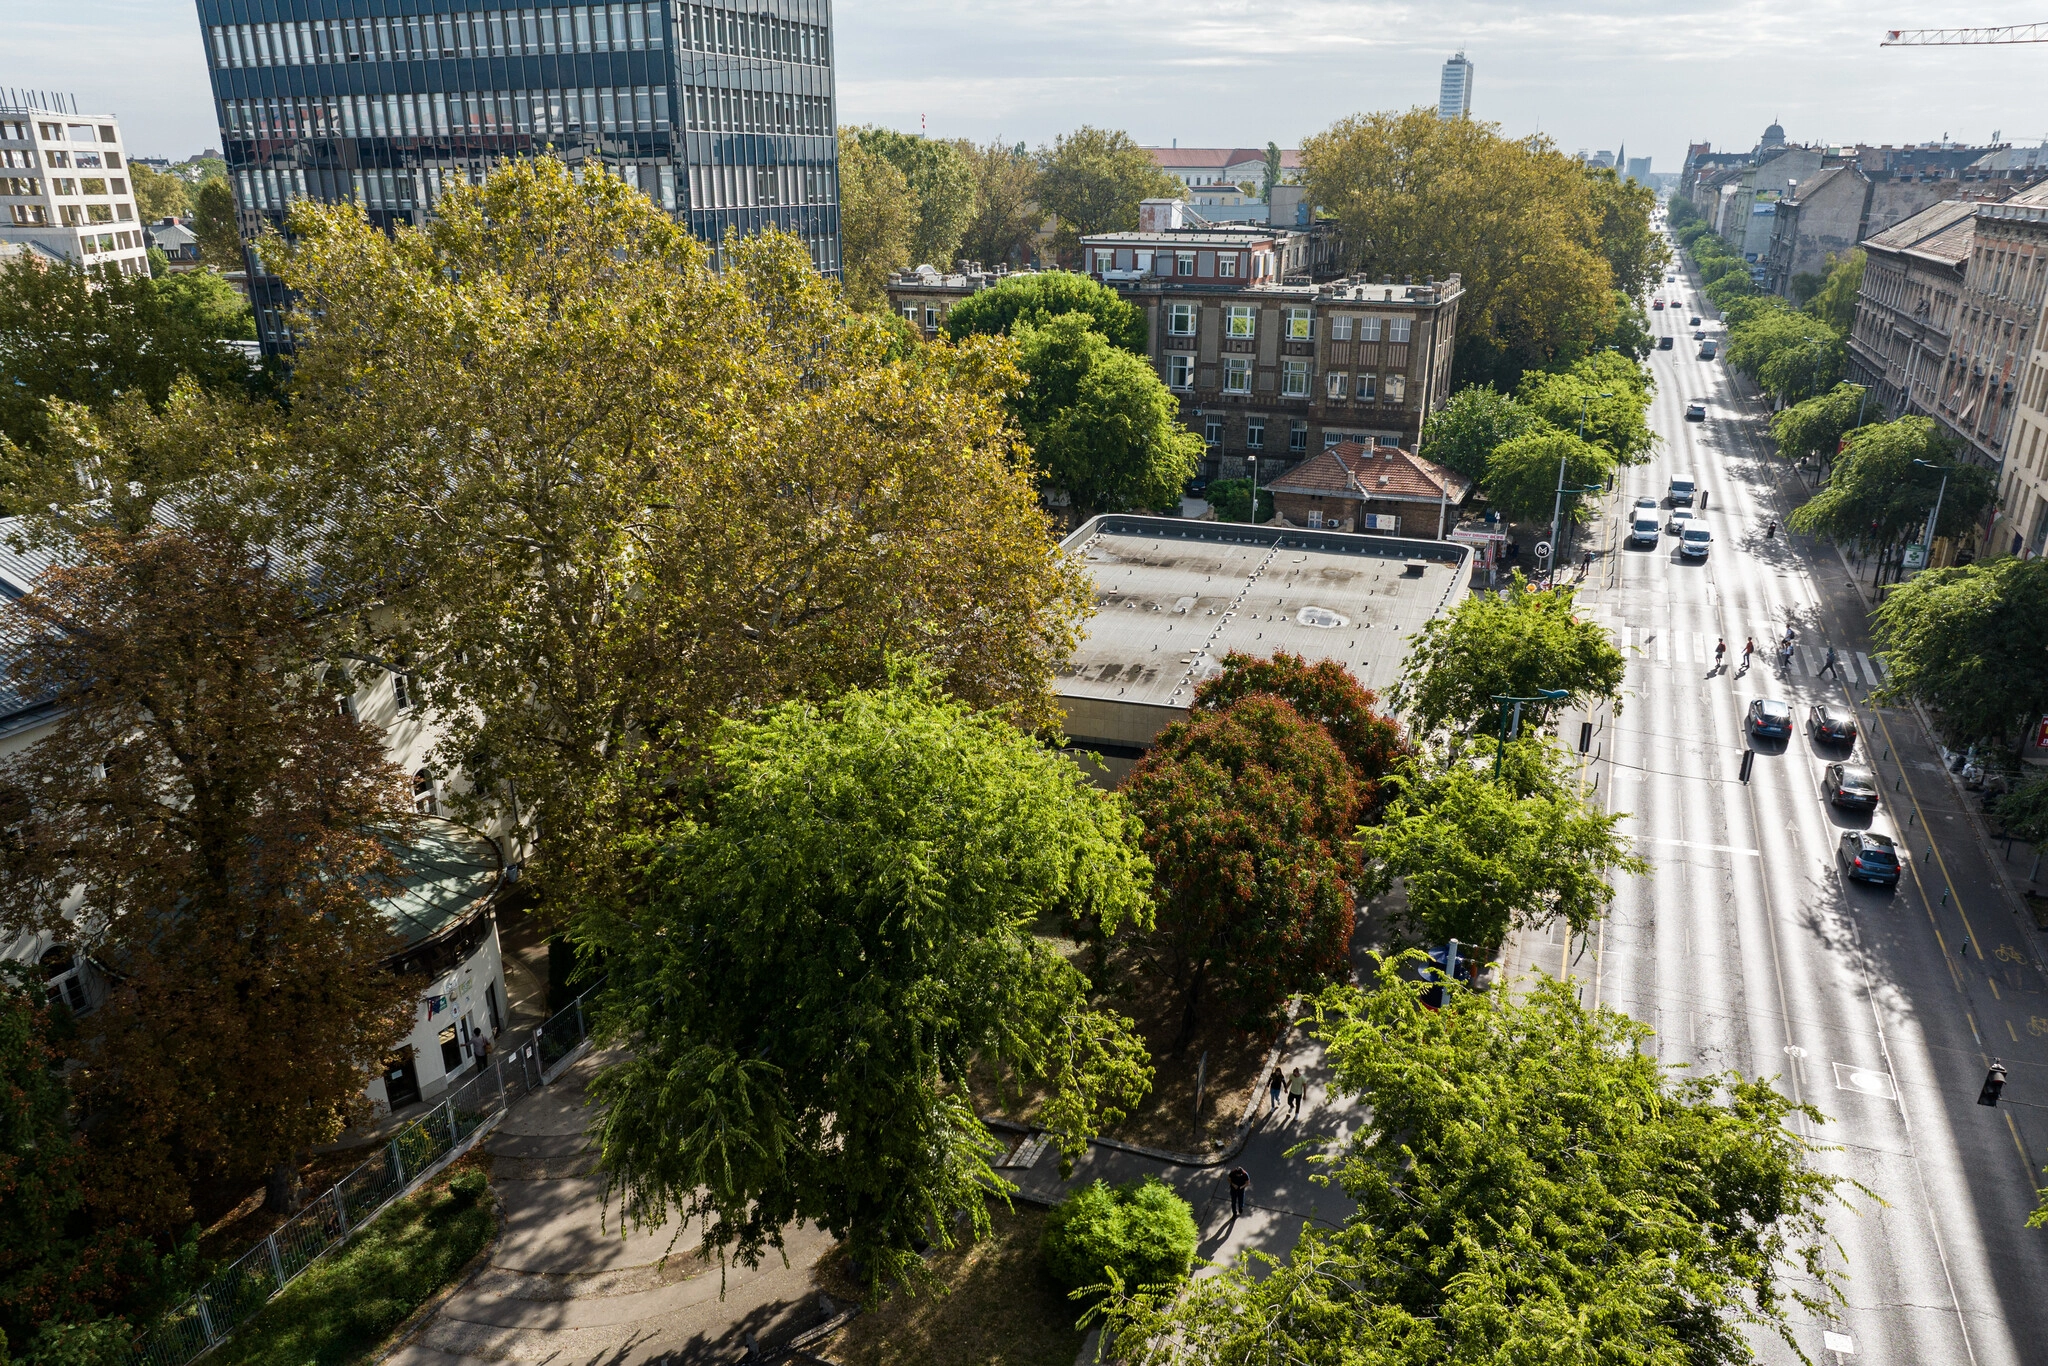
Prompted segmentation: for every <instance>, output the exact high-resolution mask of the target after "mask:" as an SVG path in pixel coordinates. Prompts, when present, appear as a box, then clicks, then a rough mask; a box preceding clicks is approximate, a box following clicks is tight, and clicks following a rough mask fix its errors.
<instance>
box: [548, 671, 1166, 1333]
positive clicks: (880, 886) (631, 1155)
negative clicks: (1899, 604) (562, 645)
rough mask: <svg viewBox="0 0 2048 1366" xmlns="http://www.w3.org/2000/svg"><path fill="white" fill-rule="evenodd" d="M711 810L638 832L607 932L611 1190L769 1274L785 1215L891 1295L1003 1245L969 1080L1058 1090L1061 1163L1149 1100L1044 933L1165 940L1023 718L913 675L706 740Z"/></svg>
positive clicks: (1084, 805) (1106, 837) (1131, 862)
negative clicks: (990, 1207)
mask: <svg viewBox="0 0 2048 1366" xmlns="http://www.w3.org/2000/svg"><path fill="white" fill-rule="evenodd" d="M711 759H712V763H713V768H714V771H715V774H716V779H715V784H714V787H713V789H712V790H711V791H710V792H709V793H708V794H707V795H706V797H705V798H704V800H703V802H702V804H701V810H700V812H699V814H697V815H695V816H693V817H687V818H681V819H678V820H677V821H676V822H675V823H674V824H672V825H671V826H669V827H668V828H666V829H652V830H649V831H647V832H645V833H644V834H635V835H630V836H628V837H627V840H628V844H629V846H630V847H629V850H628V852H629V854H630V856H631V858H632V860H633V862H634V863H635V865H636V866H637V867H638V868H639V870H640V872H639V875H638V886H637V887H636V888H635V891H634V895H633V897H632V899H631V900H632V905H631V909H630V910H629V911H627V912H626V913H623V914H619V915H617V916H615V917H610V916H608V917H605V918H604V919H602V920H599V921H592V922H590V923H589V924H588V925H587V927H586V930H585V938H586V942H588V943H590V944H591V945H592V946H593V947H598V948H601V949H602V950H603V951H605V952H606V953H607V954H608V955H609V961H610V963H611V964H612V967H611V976H610V982H609V988H608V990H607V992H606V995H605V998H604V999H605V1002H606V1004H605V1006H604V1007H603V1016H602V1018H603V1021H604V1023H603V1029H604V1031H605V1033H606V1034H607V1035H608V1036H609V1037H613V1038H618V1039H622V1040H623V1039H630V1040H631V1041H632V1045H633V1046H632V1049H631V1051H630V1052H629V1053H628V1054H626V1055H624V1056H623V1057H622V1058H621V1060H620V1061H618V1062H615V1063H613V1064H611V1065H609V1066H608V1067H607V1068H606V1069H605V1070H604V1071H603V1072H602V1073H601V1074H600V1075H599V1077H598V1078H597V1079H596V1080H595V1081H594V1082H593V1084H592V1087H591V1090H592V1094H593V1095H594V1096H595V1097H597V1098H598V1099H599V1100H600V1101H601V1103H602V1104H603V1105H604V1107H605V1108H604V1119H603V1121H602V1124H601V1128H600V1153H601V1158H602V1167H603V1170H604V1172H605V1175H606V1178H607V1189H608V1199H609V1200H612V1201H616V1202H617V1204H618V1206H619V1208H620V1211H621V1213H622V1215H623V1216H624V1217H625V1218H626V1219H628V1220H631V1221H634V1222H635V1223H638V1224H641V1225H645V1226H658V1225H660V1224H661V1223H663V1222H664V1221H665V1220H666V1219H667V1218H668V1217H669V1215H670V1212H671V1211H672V1210H673V1211H676V1212H678V1213H680V1214H681V1215H683V1216H685V1217H693V1218H696V1217H700V1218H703V1219H704V1220H705V1221H706V1227H705V1241H706V1243H707V1244H708V1245H709V1246H710V1247H712V1248H715V1249H717V1250H718V1251H719V1253H720V1255H721V1256H722V1257H723V1256H725V1255H728V1254H730V1255H732V1256H735V1257H737V1258H738V1259H739V1260H741V1261H742V1262H744V1263H747V1264H749V1265H751V1264H754V1263H755V1262H757V1261H758V1260H759V1258H760V1257H761V1256H762V1255H763V1254H764V1252H766V1251H767V1250H768V1249H770V1248H777V1247H779V1246H780V1244H781V1237H782V1234H781V1230H782V1229H783V1227H784V1226H785V1225H786V1224H788V1223H789V1222H790V1221H792V1220H794V1219H807V1220H811V1221H814V1222H816V1223H818V1224H819V1225H820V1226H822V1227H824V1228H826V1229H828V1230H829V1231H831V1232H832V1233H834V1234H836V1235H838V1236H839V1237H841V1238H843V1239H845V1240H846V1242H847V1244H848V1246H849V1248H850V1250H851V1252H852V1254H853V1256H854V1258H855V1259H856V1262H855V1264H856V1265H857V1266H859V1267H860V1268H861V1272H862V1274H863V1275H864V1276H865V1277H866V1278H867V1282H868V1288H869V1290H870V1292H871V1293H873V1292H876V1291H878V1290H879V1289H880V1288H881V1287H883V1286H885V1285H889V1284H891V1283H896V1282H916V1281H918V1280H919V1279H920V1278H921V1277H923V1276H925V1275H926V1274H927V1273H925V1272H924V1270H923V1264H922V1262H921V1261H920V1259H919V1257H918V1253H917V1249H918V1247H919V1246H920V1245H921V1244H922V1242H923V1240H924V1239H925V1238H927V1237H935V1238H936V1239H938V1241H939V1242H940V1244H941V1245H942V1246H950V1245H951V1243H952V1239H953V1236H954V1235H953V1230H954V1227H955V1224H954V1219H955V1217H956V1216H957V1215H960V1214H962V1213H965V1214H968V1215H969V1216H970V1217H971V1219H972V1221H973V1226H974V1229H975V1232H976V1234H977V1236H978V1235H979V1234H981V1233H985V1232H986V1231H987V1229H988V1227H989V1223H988V1214H987V1210H986V1204H985V1197H986V1196H987V1194H988V1193H989V1192H990V1191H991V1190H996V1191H1000V1190H1002V1189H1005V1186H1004V1183H1003V1181H1002V1179H1001V1177H1000V1176H999V1175H998V1174H997V1173H996V1172H995V1171H994V1170H993V1169H992V1168H991V1167H990V1165H989V1162H990V1159H991V1158H992V1157H993V1156H995V1155H996V1154H998V1153H1000V1152H1001V1145H1000V1144H998V1143H996V1142H995V1141H994V1140H993V1139H991V1138H990V1136H989V1133H988V1130H987V1129H986V1128H985V1127H984V1126H983V1125H982V1123H981V1121H980V1120H979V1119H978V1118H977V1117H976V1116H975V1112H974V1108H973V1104H972V1098H971V1096H970V1095H969V1094H968V1092H967V1085H968V1081H969V1074H970V1071H971V1070H972V1069H974V1068H976V1067H977V1066H979V1067H983V1068H988V1069H993V1070H995V1071H996V1072H997V1073H999V1074H1000V1075H1003V1076H1006V1077H1007V1078H1009V1079H1010V1081H1012V1082H1015V1083H1021V1082H1027V1081H1042V1082H1043V1083H1044V1084H1045V1086H1046V1088H1047V1090H1048V1091H1049V1093H1050V1095H1049V1099H1047V1100H1046V1102H1045V1103H1044V1104H1043V1105H1042V1106H1041V1107H1040V1108H1039V1110H1038V1112H1037V1114H1036V1116H1035V1122H1036V1123H1037V1125H1038V1126H1039V1127H1040V1128H1041V1129H1043V1130H1044V1131H1045V1132H1046V1133H1048V1134H1049V1135H1050V1136H1051V1137H1052V1138H1053V1139H1054V1140H1055V1141H1056V1142H1057V1143H1058V1144H1059V1145H1060V1148H1061V1150H1062V1151H1063V1152H1064V1153H1067V1154H1068V1155H1070V1156H1071V1155H1073V1154H1075V1153H1078V1152H1079V1151H1080V1149H1081V1147H1082V1145H1083V1142H1084V1139H1085V1137H1086V1136H1087V1135H1088V1134H1090V1133H1092V1132H1094V1131H1095V1129H1096V1128H1097V1126H1099V1125H1102V1124H1108V1123H1113V1122H1115V1120H1116V1119H1117V1118H1119V1117H1120V1112H1121V1111H1123V1110H1124V1109H1126V1108H1128V1107H1129V1106H1130V1105H1131V1104H1133V1103H1134V1102H1135V1101H1136V1100H1137V1099H1138V1098H1139V1097H1141V1096H1142V1095H1143V1093H1144V1091H1145V1089H1146V1087H1147V1086H1148V1085H1149V1081H1150V1067H1149V1064H1148V1063H1147V1062H1146V1059H1145V1054H1144V1049H1143V1045H1142V1043H1141V1041H1139V1040H1138V1039H1137V1038H1136V1036H1135V1035H1134V1033H1133V1032H1132V1029H1131V1026H1130V1024H1129V1022H1128V1021H1126V1020H1123V1019H1121V1018H1120V1017H1117V1016H1114V1015H1108V1014H1103V1013H1100V1012H1097V1011H1093V1010H1091V1009H1089V1008H1088V1006H1087V1005H1086V1001H1085V997H1086V993H1087V991H1088V987H1089V984H1088V982H1087V980H1086V979H1085V978H1083V977H1082V976H1081V974H1080V973H1079V972H1078V971H1076V969H1075V968H1074V967H1073V966H1072V965H1071V964H1070V963H1069V962H1068V961H1067V960H1066V959H1065V958H1063V957H1062V956H1061V955H1060V954H1059V953H1058V952H1056V951H1055V950H1054V949H1053V948H1052V946H1051V944H1050V943H1049V942H1048V941H1047V940H1045V939H1043V938H1040V937H1038V936H1036V935H1034V934H1033V933H1032V927H1033V925H1034V924H1035V923H1038V922H1040V921H1045V922H1047V923H1052V922H1054V921H1056V920H1057V919H1058V918H1060V917H1062V916H1083V917H1086V918H1087V919H1089V920H1091V921H1092V922H1093V923H1095V924H1097V925H1098V926H1100V927H1101V928H1102V929H1103V930H1104V931H1106V932H1109V933H1115V932H1117V931H1118V930H1120V929H1121V928H1123V927H1124V926H1126V925H1128V926H1130V927H1132V928H1143V927H1145V926H1146V925H1148V924H1149V922H1150V918H1151V917H1150V911H1149V909H1148V907H1147V904H1146V897H1145V882H1146V873H1147V868H1146V863H1145V859H1144V857H1143V856H1142V855H1141V854H1139V853H1138V852H1137V850H1136V848H1135V840H1134V836H1135V833H1136V832H1135V829H1134V825H1133V822H1132V820H1131V817H1130V815H1129V813H1128V811H1127V809H1126V807H1125V805H1124V801H1123V799H1122V798H1121V797H1119V796H1117V795H1115V794H1113V793H1105V792H1101V791H1098V790H1097V789H1095V788H1093V787H1092V786H1091V785H1090V784H1089V782H1088V780H1087V779H1086V777H1085V776H1084V775H1083V774H1082V772H1081V770H1080V768H1079V766H1078V765H1076V764H1075V763H1074V762H1073V761H1072V760H1071V759H1068V758H1067V757H1065V756H1063V755H1061V754H1058V753H1056V752H1054V751H1051V750H1048V749H1045V748H1043V747H1042V746H1040V745H1039V744H1038V743H1037V742H1035V741H1033V740H1031V739H1029V738H1028V737H1026V736H1024V735H1022V734H1020V733H1018V732H1017V731H1016V730H1015V729H1014V728H1013V727H1011V726H1009V725H1008V724H1006V723H1005V722H1003V721H1001V720H999V719H997V718H995V717H992V716H989V715H987V714H985V713H976V712H973V711H970V710H969V709H968V708H966V707H964V706H961V705H959V704H957V703H950V702H946V701H943V700H941V699H939V698H937V697H935V696H934V695H932V694H931V693H930V692H929V691H928V690H927V689H926V688H924V687H923V686H921V685H918V684H915V683H911V684H903V685H897V686H892V687H885V688H882V689H877V690H873V691H863V690H859V689H855V690H851V691H848V692H846V693H844V694H842V695H840V696H839V697H837V698H835V699H834V700H833V701H831V702H830V703H827V704H825V705H823V706H820V707H813V706H809V705H803V704H797V703H787V704H784V705H783V706H781V707H778V708H775V709H774V710H771V711H770V712H768V713H767V714H766V715H764V716H763V717H762V718H761V719H760V720H758V721H755V722H751V723H740V722H732V723H729V724H728V725H727V726H726V727H725V729H724V730H723V731H722V733H721V735H720V736H719V738H718V740H717V742H716V743H715V745H714V746H713V747H712V750H711Z"/></svg>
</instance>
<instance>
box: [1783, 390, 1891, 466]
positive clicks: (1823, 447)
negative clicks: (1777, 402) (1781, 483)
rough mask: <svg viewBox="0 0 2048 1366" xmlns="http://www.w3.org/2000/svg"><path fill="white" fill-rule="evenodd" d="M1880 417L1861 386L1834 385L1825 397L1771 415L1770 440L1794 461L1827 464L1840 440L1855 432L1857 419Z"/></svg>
mask: <svg viewBox="0 0 2048 1366" xmlns="http://www.w3.org/2000/svg"><path fill="white" fill-rule="evenodd" d="M1883 415H1884V414H1883V410H1882V409H1881V408H1878V407H1875V406H1873V405H1872V404H1871V403H1870V402H1869V395H1868V393H1867V391H1866V390H1865V389H1864V387H1863V386H1862V385H1860V384H1837V385H1836V386H1835V387H1834V388H1833V389H1831V390H1829V391H1828V392H1827V393H1825V394H1821V395H1818V396H1817V397H1814V398H1810V399H1807V400H1806V401H1805V402H1803V403H1795V404H1793V405H1792V406H1791V407H1789V408H1783V409H1780V410H1779V411H1778V412H1777V413H1775V414H1773V415H1772V417H1771V437H1772V439H1774V440H1775V441H1776V442H1777V443H1778V449H1779V451H1780V452H1782V453H1783V454H1785V455H1787V456H1789V457H1791V458H1793V459H1795V460H1799V459H1804V458H1805V457H1807V456H1809V455H1818V456H1819V457H1821V459H1822V461H1823V462H1831V461H1833V460H1834V458H1835V454H1836V449H1837V448H1838V447H1839V446H1840V445H1841V443H1842V438H1843V437H1845V436H1847V435H1848V434H1849V433H1850V432H1852V431H1855V430H1856V425H1857V422H1858V421H1859V420H1860V419H1861V418H1863V417H1865V416H1869V417H1882V416H1883Z"/></svg>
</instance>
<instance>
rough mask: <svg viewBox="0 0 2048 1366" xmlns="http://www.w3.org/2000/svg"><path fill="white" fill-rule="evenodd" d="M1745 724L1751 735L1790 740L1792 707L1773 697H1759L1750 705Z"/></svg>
mask: <svg viewBox="0 0 2048 1366" xmlns="http://www.w3.org/2000/svg"><path fill="white" fill-rule="evenodd" d="M1745 723H1746V724H1747V725H1748V726H1749V733H1750V734H1751V735H1768V736H1770V737H1771V738H1772V739H1785V740H1789V739H1791V738H1792V705H1791V704H1790V703H1789V702H1780V701H1778V700H1777V699H1776V698H1773V697H1759V698H1758V699H1757V700H1756V701H1754V702H1752V703H1750V704H1749V715H1748V716H1747V717H1746V718H1745Z"/></svg>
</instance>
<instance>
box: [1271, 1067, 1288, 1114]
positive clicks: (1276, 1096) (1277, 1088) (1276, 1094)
mask: <svg viewBox="0 0 2048 1366" xmlns="http://www.w3.org/2000/svg"><path fill="white" fill-rule="evenodd" d="M1286 1088H1287V1074H1286V1073H1285V1072H1282V1071H1281V1070H1280V1069H1279V1068H1278V1067H1275V1068H1274V1069H1273V1075H1272V1076H1270V1077H1267V1078H1266V1092H1267V1094H1268V1095H1270V1096H1271V1097H1272V1098H1273V1103H1272V1104H1271V1105H1269V1106H1268V1107H1267V1112H1268V1113H1271V1112H1272V1111H1274V1110H1278V1109H1279V1108H1280V1093H1281V1092H1282V1091H1283V1090H1285V1089H1286Z"/></svg>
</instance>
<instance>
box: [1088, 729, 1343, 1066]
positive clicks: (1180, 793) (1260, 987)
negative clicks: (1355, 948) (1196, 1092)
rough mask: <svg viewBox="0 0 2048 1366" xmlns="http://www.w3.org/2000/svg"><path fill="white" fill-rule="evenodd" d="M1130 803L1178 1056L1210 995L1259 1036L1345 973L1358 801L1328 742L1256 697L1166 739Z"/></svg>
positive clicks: (1139, 774) (1143, 763)
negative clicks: (1152, 885) (1307, 994)
mask: <svg viewBox="0 0 2048 1366" xmlns="http://www.w3.org/2000/svg"><path fill="white" fill-rule="evenodd" d="M1124 791H1125V792H1126V793H1127V794H1128V796H1129V798H1130V801H1131V807H1132V809H1133V810H1134V811H1135V812H1136V813H1137V815H1138V819H1139V821H1140V823H1141V825H1142V827H1143V829H1144V846H1145V852H1146V853H1147V854H1148V855H1149V856H1150V857H1151V859H1152V865H1153V869H1154V873H1155V880H1156V883H1157V900H1158V907H1159V911H1158V925H1159V929H1158V933H1157V935H1156V936H1154V937H1153V938H1152V939H1150V940H1148V941H1147V947H1148V948H1149V949H1150V950H1151V952H1152V953H1153V955H1154V956H1155V962H1156V965H1157V967H1158V968H1159V969H1160V971H1161V974H1162V975H1163V976H1164V977H1165V979H1166V981H1167V983H1168V985H1170V986H1171V987H1172V989H1173V990H1174V991H1175V992H1177V993H1178V994H1179V996H1180V1001H1181V1028H1180V1035H1179V1038H1178V1040H1177V1042H1176V1045H1175V1046H1176V1047H1180V1046H1184V1045H1185V1044H1186V1043H1187V1040H1188V1039H1189V1037H1190V1036H1192V1034H1193V1033H1194V1030H1195V1027H1196V1025H1197V1023H1198V1022H1199V1020H1200V1019H1201V1017H1202V1014H1203V1011H1204V1008H1205V1007H1206V1006H1208V1005H1209V1004H1210V998H1211V997H1212V996H1214V997H1216V998H1219V999H1220V1002H1221V1004H1222V1005H1223V1006H1224V1008H1225V1009H1226V1010H1228V1011H1229V1012H1230V1018H1231V1020H1232V1022H1233V1023H1234V1024H1235V1025H1236V1026H1237V1027H1239V1028H1241V1029H1248V1030H1249V1029H1257V1028H1262V1027H1264V1026H1265V1025H1266V1024H1268V1023H1269V1022H1270V1021H1271V1020H1272V1019H1273V1018H1274V1016H1275V1015H1276V1014H1277V1013H1278V1012H1279V1010H1280V1009H1281V1007H1282V1006H1284V1005H1285V1004H1286V1002H1287V998H1288V997H1289V996H1290V995H1292V994H1293V993H1295V992H1298V991H1308V990H1313V989H1315V988H1317V987H1319V986H1322V985H1324V984H1325V983H1327V982H1329V981H1331V980H1334V979H1336V978H1338V977H1340V976H1341V975H1342V974H1343V972H1344V971H1345V968H1346V963H1347V961H1348V960H1347V953H1348V951H1349V947H1350V943H1351V931H1352V926H1353V909H1352V908H1353V905H1354V899H1353V895H1352V889H1351V887H1350V885H1349V884H1348V882H1347V881H1346V878H1345V872H1346V869H1347V867H1348V866H1349V865H1351V864H1352V862H1353V856H1352V854H1351V851H1350V850H1349V849H1347V848H1346V847H1345V846H1346V845H1347V844H1348V842H1349V841H1350V838H1351V834H1352V829H1353V826H1354V824H1355V821H1356V818H1357V814H1358V811H1359V806H1360V802H1359V793H1358V784H1357V780H1356V779H1355V778H1354V777H1353V776H1352V770H1351V766H1350V763H1349V762H1348V761H1347V760H1346V758H1345V755H1344V752H1343V750H1341V749H1339V748H1338V746H1337V743H1336V741H1335V740H1333V739H1332V738H1331V737H1330V733H1329V732H1328V731H1327V730H1325V729H1324V728H1323V727H1322V726H1320V725H1317V724H1316V723H1315V722H1313V721H1310V720H1307V719H1306V718H1304V717H1303V716H1302V715H1301V714H1300V713H1299V712H1297V711H1295V709H1294V708H1293V707H1291V706H1289V705H1288V704H1287V703H1286V702H1285V701H1282V700H1281V699H1280V698H1278V697H1274V696H1271V695H1269V694H1264V693H1254V694H1251V695H1249V696H1246V697H1244V698H1242V699H1240V700H1238V701H1236V702H1234V703H1232V704H1231V705H1230V706H1228V707H1225V708H1224V709H1222V710H1220V711H1200V712H1197V713H1195V714H1194V715H1193V716H1191V717H1190V718H1189V719H1188V720H1186V721H1183V722H1179V723H1176V724H1175V725H1172V726H1169V727H1167V728H1166V730H1164V731H1162V732H1161V733H1160V735H1159V737H1158V740H1157V741H1156V742H1155V744H1154V747H1153V749H1152V750H1151V752H1150V753H1148V754H1147V755H1146V756H1145V757H1144V758H1143V759H1141V760H1139V761H1138V765H1137V767H1136V768H1135V769H1133V770H1132V772H1131V776H1130V778H1129V780H1128V781H1127V782H1126V783H1125V786H1124Z"/></svg>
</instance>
